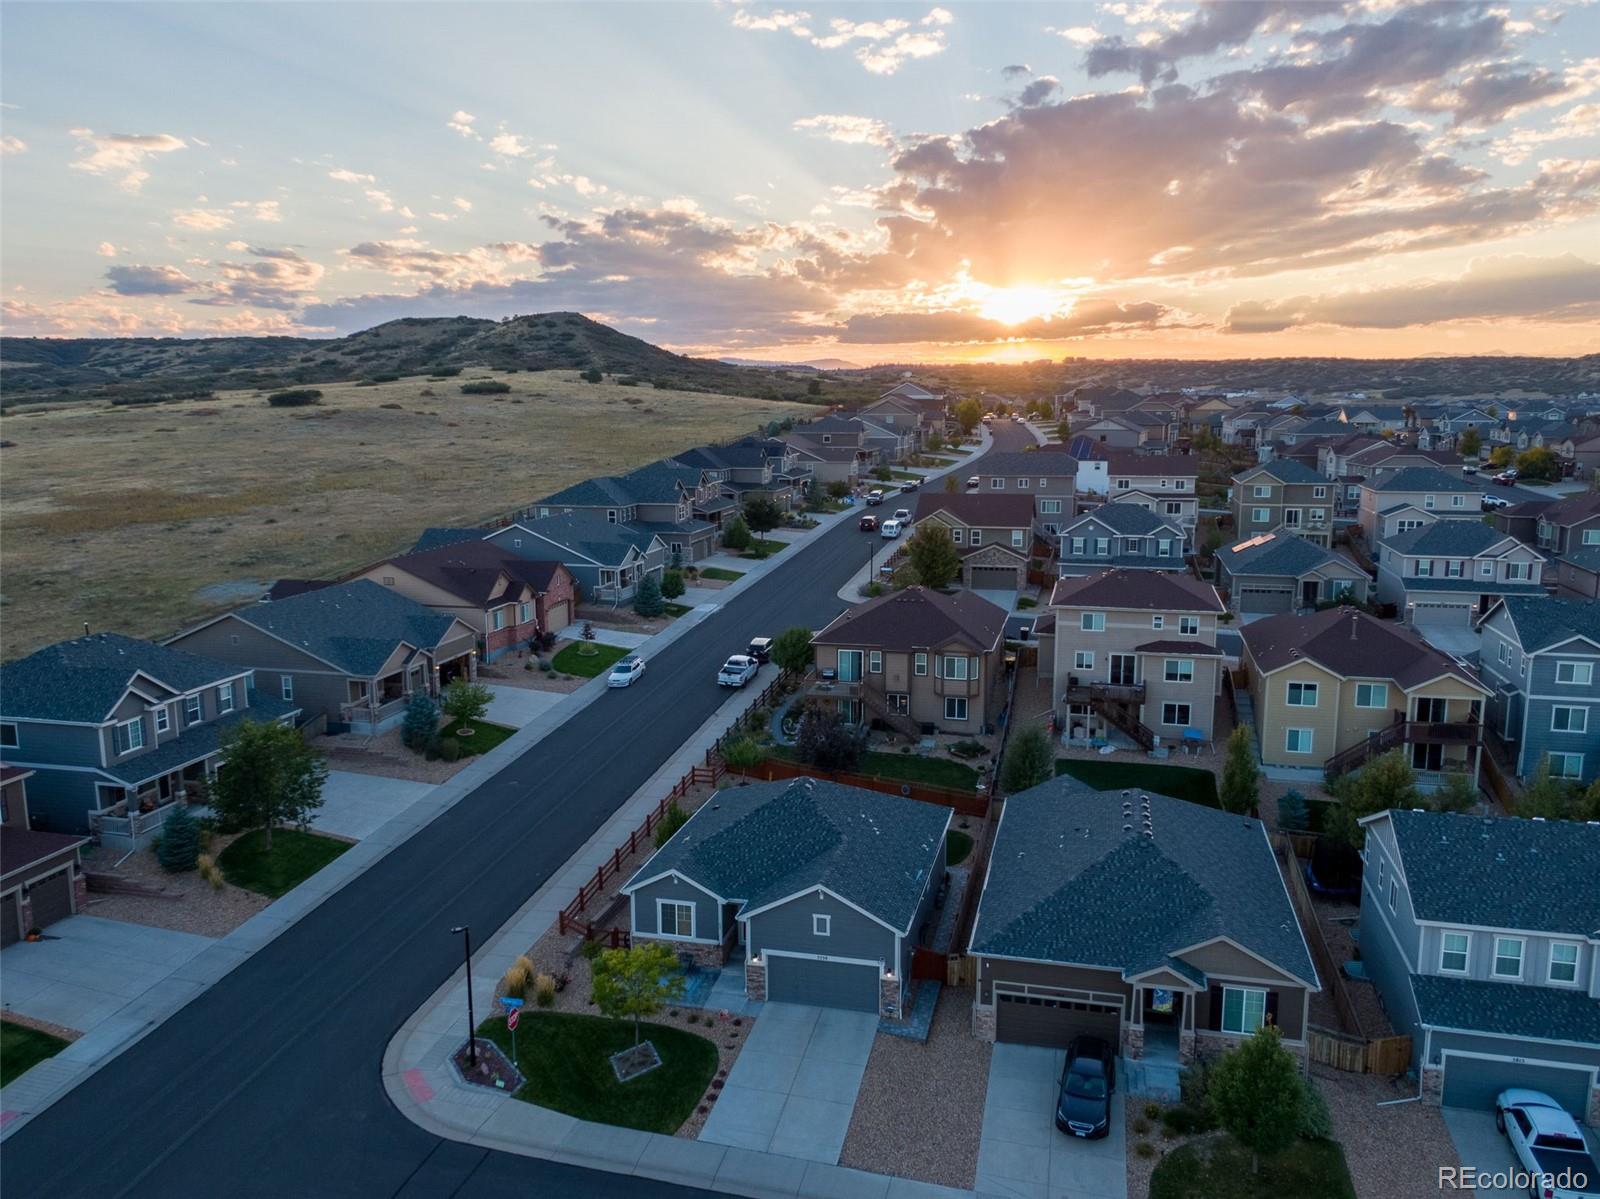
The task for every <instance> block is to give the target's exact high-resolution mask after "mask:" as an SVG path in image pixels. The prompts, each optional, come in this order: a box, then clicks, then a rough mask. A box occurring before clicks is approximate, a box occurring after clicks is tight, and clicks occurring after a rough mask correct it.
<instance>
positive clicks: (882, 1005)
mask: <svg viewBox="0 0 1600 1199" xmlns="http://www.w3.org/2000/svg"><path fill="white" fill-rule="evenodd" d="M900 987H901V984H900V980H899V979H898V978H895V977H893V976H892V975H888V974H884V975H880V976H879V978H878V1015H879V1016H882V1017H883V1018H885V1019H888V1020H898V1019H900Z"/></svg>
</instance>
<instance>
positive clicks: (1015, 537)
mask: <svg viewBox="0 0 1600 1199" xmlns="http://www.w3.org/2000/svg"><path fill="white" fill-rule="evenodd" d="M1021 546H1022V530H1021V529H1012V530H1011V547H1012V548H1013V549H1019V548H1021Z"/></svg>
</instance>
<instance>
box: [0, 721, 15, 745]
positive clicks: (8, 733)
mask: <svg viewBox="0 0 1600 1199" xmlns="http://www.w3.org/2000/svg"><path fill="white" fill-rule="evenodd" d="M17 745H18V738H17V726H16V725H14V724H0V746H3V747H5V748H6V749H16V748H17Z"/></svg>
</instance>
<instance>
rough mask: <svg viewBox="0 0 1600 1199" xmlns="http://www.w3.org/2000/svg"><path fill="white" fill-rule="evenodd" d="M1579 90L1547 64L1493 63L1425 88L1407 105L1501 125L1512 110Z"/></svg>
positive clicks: (1464, 121) (1461, 120)
mask: <svg viewBox="0 0 1600 1199" xmlns="http://www.w3.org/2000/svg"><path fill="white" fill-rule="evenodd" d="M1573 90H1575V85H1574V83H1572V82H1569V81H1568V80H1567V79H1566V78H1565V77H1564V76H1561V75H1558V74H1556V73H1555V72H1553V71H1549V70H1546V69H1545V68H1544V67H1535V68H1524V67H1520V66H1518V65H1515V64H1512V63H1492V64H1490V65H1489V66H1486V67H1484V68H1482V69H1481V70H1479V71H1478V72H1477V73H1476V74H1473V75H1469V76H1467V77H1465V78H1463V79H1461V80H1459V81H1457V82H1455V83H1453V84H1448V85H1446V86H1443V87H1439V88H1425V89H1423V90H1421V91H1419V92H1418V93H1417V94H1416V95H1415V96H1413V97H1411V98H1408V100H1407V101H1406V106H1407V107H1408V108H1413V109H1415V110H1417V111H1419V112H1448V113H1449V114H1450V118H1451V123H1452V124H1454V125H1473V126H1479V127H1481V126H1486V125H1498V124H1499V123H1500V122H1501V121H1503V120H1505V119H1506V117H1508V116H1510V115H1511V114H1512V113H1514V112H1517V111H1519V110H1520V109H1524V108H1528V107H1530V106H1532V105H1535V104H1544V103H1548V102H1550V101H1552V100H1558V99H1560V98H1561V97H1563V96H1566V95H1568V94H1570V93H1571V92H1572V91H1573Z"/></svg>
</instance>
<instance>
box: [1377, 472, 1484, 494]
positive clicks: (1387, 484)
mask: <svg viewBox="0 0 1600 1199" xmlns="http://www.w3.org/2000/svg"><path fill="white" fill-rule="evenodd" d="M1363 486H1365V487H1370V488H1372V490H1374V491H1440V492H1455V491H1474V492H1478V491H1482V487H1481V486H1480V485H1479V484H1477V483H1469V482H1467V481H1466V480H1465V479H1458V478H1456V477H1455V476H1454V475H1447V474H1445V473H1444V471H1442V470H1440V469H1439V468H1438V467H1437V466H1408V467H1406V468H1404V469H1403V470H1397V471H1395V472H1394V474H1392V475H1384V476H1383V477H1382V478H1381V479H1378V480H1377V481H1376V482H1374V481H1371V480H1369V481H1368V482H1366V483H1365V484H1363Z"/></svg>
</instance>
